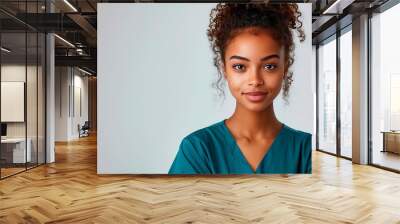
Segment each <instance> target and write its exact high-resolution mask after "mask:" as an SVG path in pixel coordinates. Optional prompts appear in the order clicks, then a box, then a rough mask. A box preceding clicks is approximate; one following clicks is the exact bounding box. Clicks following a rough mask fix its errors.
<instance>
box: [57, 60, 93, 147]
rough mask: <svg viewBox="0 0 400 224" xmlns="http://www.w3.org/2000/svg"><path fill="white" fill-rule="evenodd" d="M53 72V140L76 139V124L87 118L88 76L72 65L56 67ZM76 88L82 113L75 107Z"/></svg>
mask: <svg viewBox="0 0 400 224" xmlns="http://www.w3.org/2000/svg"><path fill="white" fill-rule="evenodd" d="M55 73H56V77H55V141H69V140H73V139H77V138H79V133H78V128H77V127H78V124H80V125H83V123H84V122H85V121H87V120H88V78H87V76H83V73H82V72H80V71H79V70H77V69H76V68H72V67H56V70H55ZM78 89H80V90H81V98H80V99H81V105H82V108H81V109H82V114H80V113H79V110H78V108H77V107H76V105H77V104H79V102H77V100H78V99H79V98H77V97H76V96H77V94H78V92H77V90H78ZM74 110H75V111H74Z"/></svg>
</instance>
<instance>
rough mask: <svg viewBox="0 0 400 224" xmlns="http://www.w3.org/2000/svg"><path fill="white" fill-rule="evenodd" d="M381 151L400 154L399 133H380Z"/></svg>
mask: <svg viewBox="0 0 400 224" xmlns="http://www.w3.org/2000/svg"><path fill="white" fill-rule="evenodd" d="M381 133H382V134H383V150H382V152H393V153H397V154H400V131H382V132H381Z"/></svg>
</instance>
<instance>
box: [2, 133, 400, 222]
mask: <svg viewBox="0 0 400 224" xmlns="http://www.w3.org/2000/svg"><path fill="white" fill-rule="evenodd" d="M96 145H97V143H96V139H95V138H94V137H88V138H83V139H81V140H79V141H75V142H69V143H66V144H57V145H56V163H53V164H48V165H43V166H40V167H38V168H35V169H32V170H29V171H27V172H24V173H21V174H18V175H15V176H12V177H9V178H7V179H4V180H1V181H0V223H385V224H386V223H399V220H400V213H399V211H400V200H395V199H397V198H400V175H399V174H397V173H393V172H389V171H385V170H382V169H379V168H376V167H372V166H365V165H357V164H352V163H351V161H349V160H345V159H340V158H337V157H335V156H331V155H328V154H325V153H322V152H315V151H314V152H313V158H312V159H313V161H312V163H313V170H312V172H313V173H312V174H311V175H228V176H211V177H210V176H179V175H178V176H168V175H97V173H96V171H97V168H96V161H97V159H96V158H97V155H96V153H97V149H96ZM110 150H112V148H110ZM132 162H133V163H134V162H135V158H132Z"/></svg>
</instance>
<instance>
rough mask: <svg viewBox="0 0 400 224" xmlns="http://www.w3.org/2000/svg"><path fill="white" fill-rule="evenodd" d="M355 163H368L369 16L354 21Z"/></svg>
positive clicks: (353, 118)
mask: <svg viewBox="0 0 400 224" xmlns="http://www.w3.org/2000/svg"><path fill="white" fill-rule="evenodd" d="M352 28H353V34H352V38H353V41H352V43H353V59H352V60H353V80H352V81H353V84H352V85H353V90H352V91H353V92H352V94H353V102H352V103H353V105H352V106H353V114H352V121H353V124H352V125H353V130H352V135H353V136H352V145H353V153H352V157H353V162H354V163H357V164H367V163H368V129H367V127H368V98H367V97H368V82H367V81H368V80H367V78H368V77H367V75H368V61H367V59H368V39H367V37H368V15H361V16H360V17H358V18H355V19H354V20H353V25H352Z"/></svg>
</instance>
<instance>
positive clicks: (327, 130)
mask: <svg viewBox="0 0 400 224" xmlns="http://www.w3.org/2000/svg"><path fill="white" fill-rule="evenodd" d="M317 63H318V124H317V125H318V149H319V150H323V151H326V152H329V153H334V154H336V36H332V37H331V38H329V39H328V40H327V41H325V42H324V43H321V44H320V45H319V47H318V61H317Z"/></svg>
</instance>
